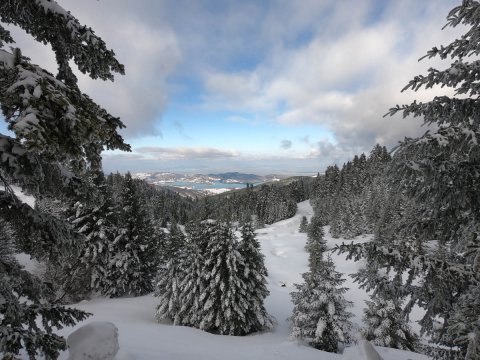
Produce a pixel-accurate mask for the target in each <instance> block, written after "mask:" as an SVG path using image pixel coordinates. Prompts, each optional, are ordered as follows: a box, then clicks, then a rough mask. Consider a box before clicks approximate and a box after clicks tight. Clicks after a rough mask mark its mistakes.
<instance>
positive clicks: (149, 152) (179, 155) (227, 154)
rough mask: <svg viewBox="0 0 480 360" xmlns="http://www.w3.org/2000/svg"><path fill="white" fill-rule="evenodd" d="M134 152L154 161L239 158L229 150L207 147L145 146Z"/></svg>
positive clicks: (237, 154)
mask: <svg viewBox="0 0 480 360" xmlns="http://www.w3.org/2000/svg"><path fill="white" fill-rule="evenodd" d="M135 151H136V152H137V153H140V154H144V155H145V156H146V157H154V158H156V159H165V160H166V159H168V160H171V159H189V160H192V159H220V158H232V157H237V156H239V155H240V154H239V152H237V151H231V150H222V149H215V148H209V147H175V148H167V147H157V146H146V147H140V148H136V149H135Z"/></svg>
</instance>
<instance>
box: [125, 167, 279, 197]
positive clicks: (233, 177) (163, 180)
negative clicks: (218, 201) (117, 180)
mask: <svg viewBox="0 0 480 360" xmlns="http://www.w3.org/2000/svg"><path fill="white" fill-rule="evenodd" d="M132 177H134V178H137V179H142V180H145V181H146V182H148V183H150V184H154V185H158V186H164V187H168V188H170V189H171V190H174V189H176V190H174V191H177V192H179V193H181V194H182V195H187V196H191V197H198V196H200V195H201V194H203V195H212V194H218V193H221V192H225V191H230V190H234V189H238V188H242V187H245V185H244V184H246V183H249V184H261V183H265V182H271V181H281V180H282V179H285V178H286V177H287V176H284V175H265V176H262V175H256V174H244V173H240V172H226V173H219V174H207V175H205V174H177V173H172V172H139V173H133V174H132ZM236 184H238V186H236Z"/></svg>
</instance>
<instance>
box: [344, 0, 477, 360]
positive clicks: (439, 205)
mask: <svg viewBox="0 0 480 360" xmlns="http://www.w3.org/2000/svg"><path fill="white" fill-rule="evenodd" d="M458 25H462V26H465V28H466V32H465V34H464V35H463V36H461V37H460V38H459V39H456V40H454V41H453V42H452V43H450V44H447V45H445V46H439V47H434V48H432V49H431V50H430V51H429V52H428V53H427V54H426V56H424V58H434V57H437V58H440V59H447V58H450V59H451V63H450V65H449V66H448V65H447V66H446V68H445V69H443V70H438V69H435V68H431V69H429V71H428V74H426V75H419V76H416V77H414V79H413V80H411V81H410V82H409V83H408V84H407V86H405V88H404V89H403V90H413V91H419V90H421V89H429V88H433V87H436V86H440V87H446V88H450V89H451V90H452V92H451V93H453V95H442V96H437V97H435V98H433V99H432V100H430V101H425V102H423V101H422V102H418V101H414V102H413V103H411V104H406V105H401V106H400V105H397V106H396V107H394V108H392V109H391V110H390V112H389V115H394V114H396V113H401V114H402V115H403V116H404V117H407V116H413V117H420V118H421V119H422V120H423V122H424V125H426V126H428V127H429V130H428V131H427V132H426V133H425V134H424V135H422V136H420V137H417V138H406V139H405V140H404V141H402V142H401V143H400V145H399V146H398V147H397V148H396V149H395V151H394V153H393V159H392V162H391V164H390V165H389V167H388V169H387V172H388V178H387V180H388V186H387V188H388V189H389V191H390V193H391V194H392V197H393V196H395V195H396V196H397V197H399V198H401V199H402V200H404V203H405V204H407V205H408V207H405V208H404V209H400V211H399V212H400V216H398V217H396V220H394V221H393V223H392V227H391V228H390V229H384V230H388V231H384V230H383V231H382V233H383V234H384V235H383V236H385V235H387V236H388V237H390V238H387V239H384V238H383V236H382V238H378V241H376V242H375V243H370V244H363V245H356V246H350V247H349V250H348V251H349V252H350V255H351V256H354V257H357V258H362V257H367V261H370V260H371V261H375V262H376V263H377V265H376V267H377V268H378V269H381V270H382V271H383V270H387V271H386V273H387V274H388V276H389V277H390V278H399V277H401V275H402V274H405V273H407V274H408V277H405V278H404V279H403V280H404V281H402V282H400V281H399V282H397V290H396V292H397V293H401V294H402V296H408V297H409V299H410V300H409V302H408V303H407V304H406V305H405V307H406V309H405V310H407V311H408V310H409V309H411V308H412V307H413V305H414V304H417V305H419V306H420V307H422V308H424V309H425V316H424V317H423V319H422V320H421V321H420V324H421V326H422V332H423V333H426V334H428V335H431V336H432V337H433V340H434V341H435V342H436V344H438V345H442V346H445V347H450V348H452V349H453V350H454V351H455V350H458V351H456V352H457V354H456V355H454V356H457V357H460V358H464V359H465V358H468V357H469V356H471V355H470V354H471V353H472V352H471V351H476V350H475V349H478V347H479V344H480V338H479V337H478V336H476V335H475V332H476V331H477V330H475V329H477V328H478V325H477V323H478V313H476V312H475V310H474V309H470V310H469V309H468V305H466V304H465V303H464V302H465V301H466V300H467V299H469V300H468V301H470V299H474V298H475V295H474V294H475V292H476V289H477V287H478V278H477V275H476V270H475V265H474V264H475V262H474V259H475V258H477V255H478V250H473V253H472V254H471V256H465V255H464V254H465V253H466V252H467V249H468V246H469V243H470V240H471V239H472V238H476V237H478V236H479V234H480V226H479V224H480V181H479V180H480V145H479V144H480V141H479V140H480V124H479V122H478V121H477V120H476V119H478V117H479V113H480V101H479V99H478V94H479V89H478V86H477V79H478V76H479V73H480V68H479V66H478V61H477V60H475V59H476V57H477V55H478V52H479V49H480V36H479V31H480V3H479V2H478V1H473V0H464V1H463V2H462V4H461V5H459V6H457V7H455V8H454V9H452V11H451V12H450V13H449V14H448V17H447V25H446V27H447V26H450V27H456V26H458ZM472 57H473V58H474V60H470V59H472ZM387 206H388V205H387ZM394 210H396V209H394ZM394 212H395V211H391V212H390V213H391V214H394ZM392 217H393V218H394V219H395V216H392ZM384 240H385V241H384ZM432 240H435V243H436V244H438V246H437V247H436V249H435V248H434V249H433V251H427V252H425V251H418V249H420V250H421V249H422V248H426V247H427V245H429V247H431V244H432V243H433V241H432ZM435 243H433V244H435ZM364 281H365V284H366V283H368V282H369V280H368V279H367V278H365V279H364ZM379 285H382V286H383V283H378V284H375V283H370V284H369V286H372V287H373V288H376V287H378V286H379ZM462 303H463V304H462ZM472 310H474V311H473V312H472ZM464 311H466V312H464ZM467 313H468V314H470V315H468V316H467ZM439 321H440V325H439V324H438V322H439ZM462 329H463V330H462ZM467 329H469V330H467ZM453 335H454V336H453ZM456 346H457V347H456ZM473 353H474V352H473Z"/></svg>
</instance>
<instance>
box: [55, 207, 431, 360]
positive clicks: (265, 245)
mask: <svg viewBox="0 0 480 360" xmlns="http://www.w3.org/2000/svg"><path fill="white" fill-rule="evenodd" d="M312 214H313V211H312V208H311V206H310V204H309V203H308V201H306V202H303V203H300V204H299V207H298V212H297V214H296V215H295V216H294V217H293V218H291V219H287V220H284V221H280V222H278V223H275V224H272V225H269V226H267V227H266V228H264V229H260V230H258V231H257V234H258V239H259V241H260V243H261V245H262V251H263V252H264V254H265V257H266V259H265V260H266V266H267V268H268V272H269V276H268V281H269V289H270V296H269V297H268V298H267V299H266V303H265V305H266V308H267V310H268V311H269V313H270V314H272V315H274V316H275V317H276V319H277V321H278V325H277V326H276V328H275V329H274V330H273V331H272V332H267V333H260V334H253V335H250V336H246V337H233V336H221V335H213V334H209V333H206V332H203V331H200V330H197V329H193V328H188V327H183V326H172V325H171V324H167V323H162V324H159V323H157V322H156V321H155V319H154V312H155V307H156V305H157V299H156V298H155V297H153V296H151V295H148V296H143V297H137V298H121V299H105V298H96V299H93V300H91V301H85V302H81V303H80V304H77V305H75V307H77V308H80V309H83V310H85V311H88V312H91V313H93V316H92V317H90V318H88V319H87V320H86V321H84V322H83V323H80V324H78V325H77V327H76V328H78V327H80V326H82V325H85V324H88V323H90V322H92V321H107V322H111V323H113V324H115V325H116V326H117V327H118V330H119V343H120V351H119V352H118V354H117V356H116V357H115V359H117V360H130V359H132V360H133V359H138V360H151V359H164V360H169V359H171V360H180V359H195V360H202V359H205V360H206V359H208V360H217V359H218V360H227V359H228V360H236V359H239V360H240V359H249V360H264V359H265V360H268V359H272V360H273V359H275V360H277V359H288V360H290V359H295V360H309V359H312V360H313V359H315V360H334V359H336V360H341V359H342V355H340V354H332V353H327V352H322V351H319V350H316V349H313V348H311V347H308V346H306V345H304V344H301V343H299V342H298V341H297V340H293V339H291V338H290V337H289V322H288V320H287V318H288V317H289V316H290V314H291V311H292V307H293V305H292V303H291V302H290V292H291V291H293V290H294V287H293V284H294V283H298V282H301V281H302V278H301V274H302V273H303V272H305V271H307V254H306V252H305V251H304V246H305V242H306V235H305V234H302V233H299V232H298V228H299V225H300V220H301V218H302V216H303V215H306V216H307V218H310V217H311V216H312ZM326 230H328V229H326ZM326 234H327V235H326V240H327V243H328V246H330V247H332V246H333V245H334V244H336V243H340V242H341V241H342V240H341V239H332V238H331V237H330V236H329V235H328V231H326ZM369 239H370V238H369V237H360V238H357V239H354V240H353V241H357V242H358V241H368V240H369ZM333 259H334V261H335V263H336V265H337V270H338V271H340V272H343V273H346V274H350V273H353V272H355V271H356V270H357V269H358V267H359V266H360V264H359V263H354V262H351V261H347V260H346V259H345V257H344V256H338V255H333ZM346 279H347V281H346V282H345V284H344V285H345V286H346V287H349V288H350V290H349V291H348V293H347V294H346V297H347V298H348V300H351V301H353V302H354V304H355V306H354V308H353V309H352V310H351V311H352V312H353V313H354V314H355V318H354V323H355V324H356V326H360V324H361V317H362V309H363V301H364V300H365V299H366V298H367V295H366V293H365V292H364V291H362V290H359V289H358V286H357V285H356V284H354V283H353V282H352V279H351V278H350V277H348V276H347V277H346ZM74 330H75V329H73V328H66V329H63V330H62V331H61V333H62V335H64V336H68V335H69V334H70V333H72V332H73V331H74ZM353 330H354V331H356V330H355V329H353ZM376 349H377V351H378V352H379V353H380V355H381V356H382V357H383V359H384V360H407V359H408V360H426V359H427V357H426V356H423V355H419V354H414V353H410V352H405V351H400V350H394V349H387V348H378V347H377V348H376ZM352 350H353V349H352ZM353 353H354V352H350V355H349V356H350V357H348V359H352V358H351V356H352V354H353ZM358 354H360V352H359V353H358ZM67 358H68V353H67V352H65V353H63V354H62V355H61V357H60V359H67ZM359 359H360V358H359ZM362 359H363V358H362Z"/></svg>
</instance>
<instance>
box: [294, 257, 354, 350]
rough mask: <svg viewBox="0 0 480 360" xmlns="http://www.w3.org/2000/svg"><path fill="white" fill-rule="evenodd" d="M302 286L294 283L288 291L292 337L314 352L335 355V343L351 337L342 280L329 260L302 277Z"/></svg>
mask: <svg viewBox="0 0 480 360" xmlns="http://www.w3.org/2000/svg"><path fill="white" fill-rule="evenodd" d="M302 277H303V279H304V283H303V284H300V285H299V284H295V287H296V289H297V291H295V292H292V293H291V295H292V301H293V305H294V308H293V315H292V317H291V321H292V325H293V327H292V336H293V337H295V338H298V339H301V340H303V341H305V342H307V343H308V344H309V345H311V346H313V347H314V348H316V349H320V350H324V351H328V352H337V350H338V343H339V342H342V343H348V342H350V340H351V338H350V335H349V330H350V328H351V323H350V320H349V319H350V318H351V317H352V316H353V315H352V314H351V313H349V312H348V311H347V308H348V307H351V306H352V303H351V302H349V301H346V300H345V298H344V293H345V292H346V291H347V288H343V287H340V285H341V284H342V283H343V282H344V281H345V280H344V279H342V276H341V274H340V273H338V272H337V271H335V266H334V264H333V262H332V260H331V258H327V259H326V260H324V261H322V262H321V264H320V265H319V266H316V267H315V268H313V269H311V271H310V272H307V273H305V274H303V275H302Z"/></svg>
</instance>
